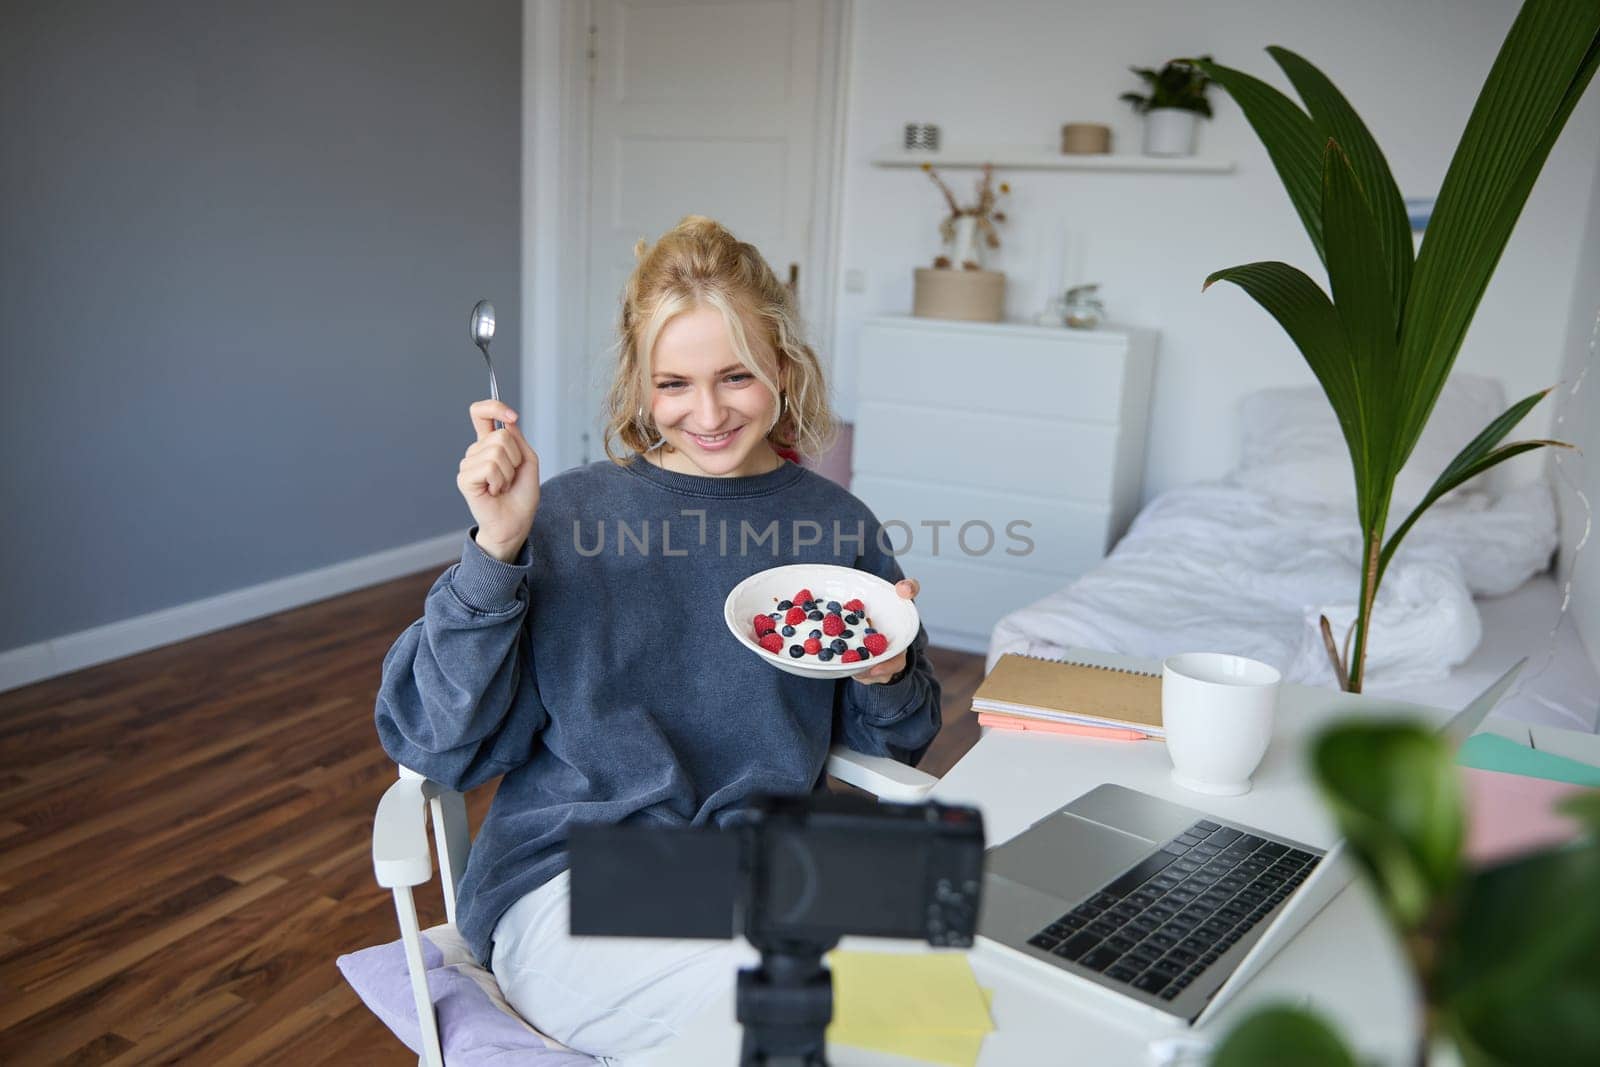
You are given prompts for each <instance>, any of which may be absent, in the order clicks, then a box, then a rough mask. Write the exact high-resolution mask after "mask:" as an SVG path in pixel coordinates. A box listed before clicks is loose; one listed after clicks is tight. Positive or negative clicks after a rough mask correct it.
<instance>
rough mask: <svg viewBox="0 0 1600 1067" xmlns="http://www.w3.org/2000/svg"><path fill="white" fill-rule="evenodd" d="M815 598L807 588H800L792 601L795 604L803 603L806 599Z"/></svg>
mask: <svg viewBox="0 0 1600 1067" xmlns="http://www.w3.org/2000/svg"><path fill="white" fill-rule="evenodd" d="M815 599H816V597H814V596H812V595H811V590H809V589H802V590H800V591H799V592H798V593H796V594H795V595H794V602H795V603H796V604H804V603H805V602H806V601H808V600H815Z"/></svg>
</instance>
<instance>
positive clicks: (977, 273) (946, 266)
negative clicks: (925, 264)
mask: <svg viewBox="0 0 1600 1067" xmlns="http://www.w3.org/2000/svg"><path fill="white" fill-rule="evenodd" d="M922 170H923V172H924V173H926V174H927V175H928V177H929V178H931V179H932V180H933V184H935V185H937V186H938V187H939V191H940V192H941V193H943V194H944V201H945V204H946V206H947V207H948V208H949V209H950V210H949V213H948V214H947V215H945V217H944V218H943V219H942V220H940V222H939V236H940V237H941V238H942V239H943V242H944V250H943V251H942V252H941V253H940V254H939V256H938V258H936V259H935V260H934V261H933V267H932V269H927V268H919V269H918V270H917V272H916V278H915V280H916V295H915V303H914V305H913V307H912V314H914V315H920V316H923V317H924V318H933V319H965V320H969V321H975V322H999V321H1000V319H1001V316H1002V315H1003V313H1004V310H1005V287H1006V276H1005V274H1004V273H1002V272H1001V271H996V270H985V269H984V266H983V259H984V250H985V249H995V248H999V247H1000V233H999V231H998V230H996V229H995V224H996V223H1001V222H1004V221H1006V213H1005V212H1004V211H1002V210H1001V209H1000V198H1001V197H1002V196H1007V195H1009V194H1010V192H1011V186H1010V185H1008V184H1007V183H1005V182H1001V183H1000V184H999V189H998V191H996V187H995V182H994V167H993V166H992V165H991V164H988V163H985V164H984V165H983V176H982V177H981V178H979V179H978V188H977V194H976V199H974V200H973V201H972V203H970V204H967V205H962V204H961V203H959V202H958V201H957V200H956V195H955V193H953V192H951V191H950V187H949V186H948V185H946V184H945V183H944V179H942V178H940V177H939V172H938V171H936V170H934V169H933V166H932V164H929V163H924V164H923V165H922Z"/></svg>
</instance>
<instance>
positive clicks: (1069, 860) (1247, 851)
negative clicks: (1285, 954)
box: [977, 660, 1527, 1024]
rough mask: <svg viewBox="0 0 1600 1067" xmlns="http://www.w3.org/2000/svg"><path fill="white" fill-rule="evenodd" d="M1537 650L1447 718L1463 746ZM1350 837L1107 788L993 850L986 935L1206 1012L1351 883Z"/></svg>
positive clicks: (1131, 992) (1062, 967)
mask: <svg viewBox="0 0 1600 1067" xmlns="http://www.w3.org/2000/svg"><path fill="white" fill-rule="evenodd" d="M1526 662H1527V661H1526V660H1521V661H1519V662H1518V663H1516V664H1515V665H1514V666H1512V668H1511V669H1510V670H1508V671H1506V673H1505V674H1503V675H1501V676H1500V678H1499V679H1498V680H1497V681H1495V683H1494V684H1493V685H1491V686H1489V688H1488V689H1486V690H1484V691H1483V692H1482V693H1481V694H1479V695H1478V696H1477V697H1476V698H1475V699H1474V700H1473V701H1472V702H1471V703H1469V704H1468V705H1467V706H1466V707H1465V708H1463V709H1462V710H1461V711H1460V712H1459V713H1457V714H1456V715H1455V716H1454V717H1453V718H1452V719H1451V720H1450V721H1449V722H1447V723H1446V724H1445V725H1444V726H1443V727H1441V728H1440V733H1441V735H1442V736H1443V737H1444V738H1445V739H1446V741H1447V743H1448V744H1449V745H1450V748H1451V750H1452V751H1454V750H1455V749H1456V748H1458V747H1460V745H1461V743H1462V742H1463V741H1465V740H1466V739H1467V737H1468V736H1469V735H1470V734H1471V733H1472V732H1473V731H1474V730H1475V729H1477V727H1478V724H1479V723H1481V722H1482V721H1483V719H1484V716H1486V715H1488V713H1489V710H1490V709H1491V708H1493V707H1494V705H1495V704H1496V703H1497V702H1498V701H1499V700H1500V698H1501V697H1502V696H1503V695H1504V694H1505V692H1506V690H1507V689H1508V688H1510V686H1511V683H1512V682H1513V681H1514V680H1515V679H1516V676H1517V674H1518V672H1520V671H1521V669H1522V667H1523V664H1525V663H1526ZM1343 848H1344V846H1343V842H1340V843H1339V844H1336V845H1335V846H1334V847H1333V848H1332V849H1331V850H1323V849H1319V848H1314V847H1312V846H1310V845H1306V844H1302V843H1300V842H1298V841H1294V840H1292V839H1290V838H1287V837H1283V836H1282V835H1279V834H1273V833H1269V832H1267V831H1265V830H1259V829H1256V828H1254V827H1251V826H1246V825H1244V824H1243V823H1238V822H1234V821H1232V820H1229V819H1224V818H1220V817H1218V816H1215V815H1208V814H1206V813H1205V812H1202V811H1198V810H1196V809H1194V808H1188V807H1185V806H1183V805H1181V804H1174V803H1171V802H1169V801H1166V800H1161V799H1160V798H1158V797H1154V796H1151V795H1150V794H1148V793H1141V792H1139V791H1138V790H1135V789H1128V788H1125V787H1123V786H1119V785H1102V786H1098V787H1096V788H1094V789H1091V790H1090V791H1089V792H1087V793H1085V794H1084V795H1083V796H1081V797H1079V798H1078V799H1077V800H1074V801H1072V802H1071V803H1070V804H1067V805H1065V806H1063V807H1061V808H1059V809H1057V810H1056V811H1054V812H1052V813H1051V814H1049V815H1047V816H1045V817H1044V818H1043V819H1040V820H1039V821H1038V822H1036V823H1034V824H1033V825H1032V826H1030V827H1028V829H1026V830H1024V831H1023V832H1022V833H1020V834H1018V835H1017V836H1016V837H1014V838H1012V839H1011V840H1010V841H1007V842H1006V843H1004V844H1002V845H999V846H997V847H995V848H993V849H991V850H990V851H989V853H988V856H987V861H986V864H985V872H984V886H983V904H982V909H981V912H980V914H979V918H978V931H977V932H978V939H979V944H980V945H981V946H983V947H984V948H992V949H999V950H1000V951H1002V952H1004V953H1006V954H1007V955H1008V956H1011V957H1013V958H1015V957H1019V956H1020V957H1022V958H1023V959H1025V960H1027V961H1029V962H1030V963H1031V964H1032V965H1035V966H1039V967H1043V968H1045V969H1047V970H1048V971H1049V972H1052V973H1054V974H1058V975H1066V976H1069V978H1070V979H1071V980H1075V981H1079V982H1083V983H1088V984H1090V985H1091V986H1093V987H1098V988H1099V989H1101V990H1103V991H1106V992H1109V993H1111V994H1112V995H1114V996H1118V997H1120V998H1122V999H1123V1001H1124V1002H1125V1003H1129V1004H1137V1005H1142V1006H1144V1007H1146V1008H1149V1009H1153V1010H1155V1011H1157V1012H1160V1013H1162V1014H1164V1015H1166V1016H1169V1017H1175V1018H1177V1019H1179V1020H1182V1021H1184V1022H1186V1023H1191V1024H1192V1023H1197V1022H1199V1021H1201V1018H1202V1016H1205V1015H1208V1014H1210V1012H1212V1011H1213V1010H1215V1009H1217V1008H1220V1007H1221V1006H1222V1004H1223V1003H1225V1002H1226V1001H1227V1000H1228V999H1230V998H1231V997H1232V995H1233V993H1234V992H1235V991H1237V990H1238V989H1239V988H1240V987H1241V986H1243V985H1244V984H1245V982H1246V981H1247V980H1248V979H1249V977H1250V976H1251V975H1253V974H1254V973H1255V972H1256V971H1258V970H1260V968H1261V967H1262V966H1263V965H1264V964H1265V963H1266V962H1267V961H1268V960H1270V959H1271V958H1272V957H1273V956H1274V955H1276V954H1277V952H1278V950H1279V949H1281V948H1282V947H1283V946H1284V945H1285V944H1287V943H1288V941H1289V939H1290V938H1292V937H1293V936H1294V935H1295V934H1296V933H1298V932H1299V931H1300V929H1301V928H1302V927H1304V926H1305V924H1306V923H1307V922H1309V921H1310V920H1311V919H1312V918H1313V917H1314V916H1315V915H1316V914H1317V912H1319V911H1321V910H1322V908H1323V906H1324V905H1326V904H1327V903H1328V901H1330V900H1332V899H1333V897H1334V896H1335V894H1337V893H1338V892H1339V890H1340V889H1342V888H1344V886H1345V885H1346V883H1348V882H1349V880H1350V874H1349V872H1348V870H1347V869H1346V866H1345V864H1344V863H1343V862H1342V860H1343Z"/></svg>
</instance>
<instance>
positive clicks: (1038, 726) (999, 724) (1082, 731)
mask: <svg viewBox="0 0 1600 1067" xmlns="http://www.w3.org/2000/svg"><path fill="white" fill-rule="evenodd" d="M978 725H979V726H992V727H993V728H995V729H996V730H1015V731H1017V732H1019V733H1041V734H1071V735H1073V736H1076V737H1094V738H1099V739H1100V740H1102V741H1154V740H1156V739H1155V738H1154V737H1152V736H1151V735H1149V734H1142V733H1140V732H1139V731H1137V730H1122V729H1118V728H1117V727H1114V726H1078V725H1076V724H1074V723H1066V722H1044V721H1042V720H1036V719H1021V718H1018V717H1016V716H1012V715H1005V714H1001V713H999V712H992V711H980V712H978Z"/></svg>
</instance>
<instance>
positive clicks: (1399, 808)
mask: <svg viewBox="0 0 1600 1067" xmlns="http://www.w3.org/2000/svg"><path fill="white" fill-rule="evenodd" d="M1311 764H1312V771H1313V774H1314V776H1315V778H1316V781H1317V785H1318V787H1319V789H1320V790H1321V792H1322V795H1323V797H1324V798H1325V799H1326V800H1327V802H1328V803H1329V805H1330V806H1331V808H1332V810H1333V813H1334V816H1335V819H1336V821H1337V823H1338V824H1339V829H1340V831H1341V833H1342V835H1343V836H1344V838H1345V839H1346V841H1347V842H1348V843H1349V849H1350V853H1351V856H1352V857H1353V858H1354V860H1355V861H1356V866H1357V868H1358V870H1359V871H1360V872H1361V873H1362V874H1363V875H1365V877H1366V878H1367V879H1368V881H1370V882H1371V883H1372V886H1373V888H1374V889H1375V891H1376V895H1377V899H1378V902H1379V904H1380V906H1381V907H1382V910H1383V912H1384V914H1385V915H1386V916H1387V918H1388V920H1389V922H1390V925H1391V927H1392V928H1393V929H1394V931H1395V933H1396V934H1397V935H1398V937H1399V938H1400V941H1401V944H1402V946H1403V947H1404V949H1405V954H1406V957H1407V959H1408V961H1409V962H1410V965H1411V969H1412V971H1413V973H1414V975H1415V977H1416V979H1417V983H1418V986H1419V991H1420V993H1421V998H1420V999H1421V1004H1422V1008H1423V1015H1422V1020H1421V1024H1422V1025H1421V1034H1420V1036H1419V1039H1418V1043H1417V1048H1416V1063H1417V1064H1419V1065H1422V1064H1426V1063H1428V1061H1429V1056H1430V1054H1431V1053H1432V1051H1433V1050H1434V1049H1435V1048H1437V1047H1438V1046H1439V1045H1441V1044H1448V1045H1451V1046H1453V1047H1454V1050H1455V1052H1456V1053H1457V1054H1458V1055H1459V1056H1460V1058H1461V1061H1462V1062H1463V1063H1465V1064H1467V1065H1468V1067H1487V1065H1491V1064H1513V1063H1519V1064H1520V1063H1526V1064H1540V1065H1542V1067H1557V1065H1561V1064H1574V1065H1576V1064H1580V1063H1582V1064H1589V1063H1593V1062H1594V1056H1595V1053H1596V1050H1600V907H1597V906H1596V902H1600V792H1592V793H1585V794H1580V795H1579V796H1577V797H1573V798H1570V799H1569V800H1568V801H1567V802H1566V805H1565V810H1566V811H1567V812H1568V813H1570V814H1571V815H1572V816H1573V817H1575V818H1576V819H1578V820H1579V821H1580V823H1581V824H1582V825H1583V827H1584V831H1583V834H1582V836H1581V838H1580V840H1579V841H1578V842H1577V843H1575V844H1573V845H1569V846H1567V847H1564V848H1559V849H1550V850H1547V851H1542V852H1536V853H1532V854H1529V855H1524V856H1521V857H1518V858H1515V859H1512V860H1511V861H1509V862H1505V863H1500V864H1497V865H1495V866H1491V867H1486V868H1478V869H1473V868H1471V867H1469V866H1468V864H1467V863H1466V861H1465V859H1464V858H1463V851H1462V850H1463V841H1464V839H1465V826H1466V815H1465V805H1464V803H1463V799H1462V793H1461V784H1460V778H1459V772H1458V768H1457V767H1456V766H1455V764H1454V762H1453V755H1452V753H1451V751H1450V749H1449V748H1448V747H1447V746H1446V744H1445V743H1444V741H1443V739H1442V738H1440V737H1439V735H1438V734H1436V733H1434V732H1432V731H1430V730H1428V729H1426V728H1425V727H1423V726H1420V725H1416V724H1412V723H1405V722H1393V721H1371V722H1349V723H1344V724H1341V725H1338V726H1335V727H1332V728H1331V729H1329V730H1328V731H1327V732H1325V733H1324V734H1323V735H1322V736H1320V737H1319V738H1318V739H1317V741H1316V742H1314V744H1313V748H1312V760H1311ZM1211 1062H1212V1067H1277V1065H1280V1064H1295V1065H1297V1067H1355V1065H1356V1063H1357V1062H1358V1061H1357V1059H1356V1058H1355V1056H1354V1055H1353V1054H1352V1053H1351V1052H1350V1051H1349V1049H1348V1048H1347V1047H1346V1046H1345V1044H1344V1041H1343V1039H1342V1038H1341V1037H1340V1036H1339V1035H1338V1034H1337V1033H1336V1032H1335V1031H1334V1030H1333V1029H1332V1028H1331V1027H1329V1026H1328V1024H1327V1023H1325V1022H1324V1021H1322V1020H1321V1019H1320V1018H1318V1017H1317V1016H1315V1015H1313V1014H1311V1013H1309V1012H1307V1011H1304V1010H1301V1009H1298V1008H1293V1007H1287V1006H1284V1007H1270V1008H1266V1009H1264V1010H1262V1011H1260V1012H1257V1013H1255V1014H1253V1015H1251V1016H1249V1017H1247V1018H1246V1019H1244V1020H1243V1021H1241V1022H1240V1023H1239V1024H1238V1025H1237V1026H1236V1027H1235V1028H1234V1029H1233V1030H1232V1031H1231V1032H1230V1033H1229V1034H1228V1035H1227V1036H1226V1037H1225V1038H1224V1039H1223V1041H1222V1043H1221V1045H1220V1046H1219V1047H1218V1049H1217V1051H1216V1054H1215V1055H1214V1056H1213V1058H1212V1061H1211Z"/></svg>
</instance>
